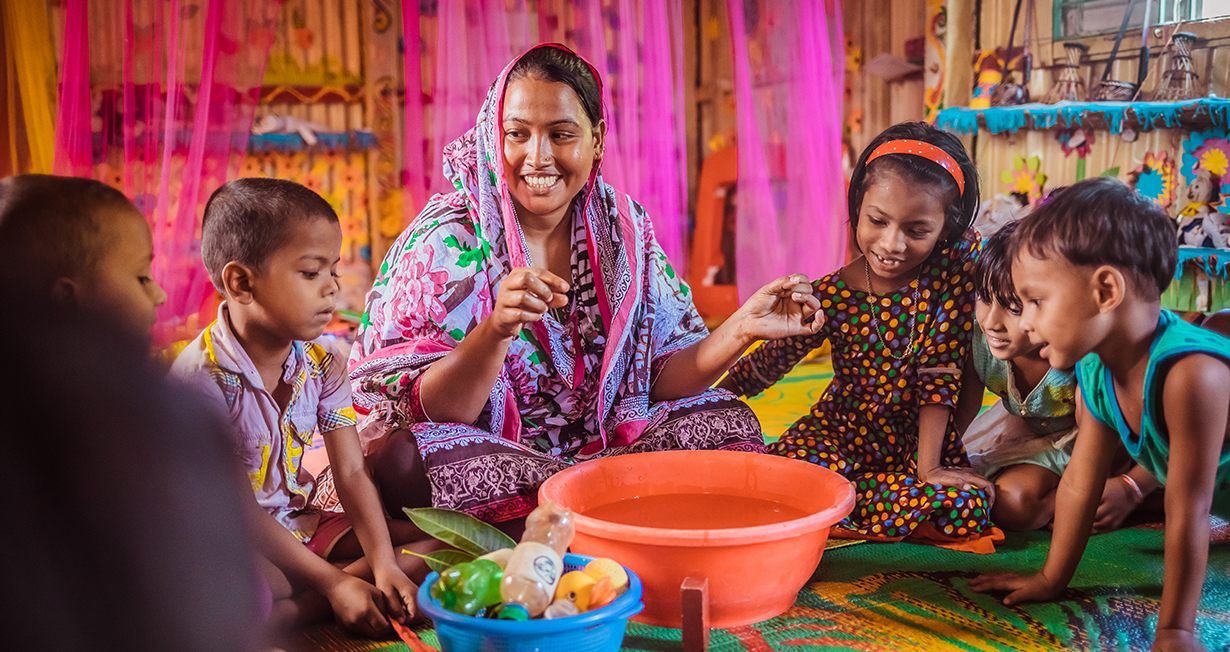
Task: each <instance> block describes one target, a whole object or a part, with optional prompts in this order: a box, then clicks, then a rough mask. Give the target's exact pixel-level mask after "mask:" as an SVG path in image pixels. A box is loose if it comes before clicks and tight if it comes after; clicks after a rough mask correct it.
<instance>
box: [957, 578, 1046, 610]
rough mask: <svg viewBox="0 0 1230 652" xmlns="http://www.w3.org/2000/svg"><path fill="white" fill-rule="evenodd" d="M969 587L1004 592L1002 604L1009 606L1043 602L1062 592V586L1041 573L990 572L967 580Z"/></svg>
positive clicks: (978, 591)
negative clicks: (1056, 584)
mask: <svg viewBox="0 0 1230 652" xmlns="http://www.w3.org/2000/svg"><path fill="white" fill-rule="evenodd" d="M969 588H971V589H973V590H974V591H975V592H976V593H991V592H993V591H1002V592H1006V593H1007V594H1008V595H1007V596H1006V597H1005V598H1004V605H1005V606H1008V607H1011V606H1013V605H1016V604H1020V603H1022V602H1045V601H1047V600H1054V599H1055V598H1057V597H1059V594H1060V593H1063V587H1062V586H1055V585H1054V584H1053V583H1051V581H1050V580H1048V579H1046V576H1045V575H1043V574H1042V573H1038V574H1037V575H1016V574H1014V573H992V574H988V575H979V576H978V577H975V578H974V579H972V580H970V581H969Z"/></svg>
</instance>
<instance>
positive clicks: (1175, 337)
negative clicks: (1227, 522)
mask: <svg viewBox="0 0 1230 652" xmlns="http://www.w3.org/2000/svg"><path fill="white" fill-rule="evenodd" d="M1193 353H1203V354H1206V355H1211V356H1213V357H1215V358H1219V359H1221V360H1222V361H1224V362H1225V363H1226V364H1228V365H1230V340H1227V339H1226V338H1224V337H1222V336H1220V335H1218V334H1217V333H1214V332H1212V331H1208V330H1205V329H1203V328H1200V327H1198V326H1193V325H1191V324H1189V323H1187V322H1185V321H1183V320H1182V319H1179V318H1178V316H1176V315H1175V314H1174V313H1172V312H1170V311H1169V310H1163V311H1162V314H1161V316H1160V317H1159V318H1158V322H1157V333H1156V334H1155V335H1154V337H1153V344H1152V345H1150V347H1149V366H1148V368H1147V369H1146V371H1145V391H1144V406H1143V409H1142V411H1141V419H1140V432H1139V433H1135V432H1132V430H1131V428H1129V427H1128V425H1127V421H1126V420H1125V419H1124V417H1123V411H1122V410H1120V409H1119V400H1118V398H1116V396H1115V388H1114V385H1113V383H1112V382H1111V378H1110V371H1109V370H1108V369H1107V368H1106V367H1105V366H1104V365H1103V364H1102V360H1101V359H1100V358H1098V356H1097V354H1094V353H1090V354H1089V355H1087V356H1085V358H1084V359H1083V360H1081V361H1080V363H1079V364H1077V365H1076V382H1077V385H1078V386H1079V387H1080V390H1081V398H1083V399H1084V401H1085V407H1086V408H1087V409H1088V410H1089V412H1090V414H1092V415H1093V416H1094V417H1095V418H1096V419H1097V420H1098V421H1101V422H1102V423H1104V424H1106V426H1107V427H1109V428H1111V429H1113V430H1114V431H1115V432H1117V433H1119V438H1120V439H1122V440H1123V445H1124V446H1125V447H1127V451H1128V453H1129V454H1130V455H1131V456H1132V459H1134V460H1136V463H1137V464H1139V465H1141V466H1142V467H1144V469H1145V470H1146V471H1148V472H1149V473H1150V474H1152V475H1153V477H1155V478H1157V479H1158V480H1159V481H1160V482H1161V483H1162V484H1163V485H1164V484H1166V470H1167V467H1168V466H1169V461H1170V438H1169V433H1167V432H1166V423H1165V421H1164V420H1163V418H1162V387H1163V385H1164V384H1165V382H1166V373H1167V372H1168V371H1169V370H1170V365H1171V364H1173V363H1174V362H1176V361H1177V360H1178V359H1180V358H1182V357H1184V356H1187V355H1190V354H1193ZM1159 367H1162V368H1163V370H1162V373H1161V374H1160V375H1159V374H1158V368H1159ZM1210 407H1220V408H1221V409H1223V410H1225V409H1230V406H1225V405H1223V406H1210ZM1210 511H1211V512H1212V513H1214V514H1217V515H1218V516H1223V517H1230V450H1227V448H1226V447H1223V450H1222V451H1221V455H1220V457H1219V459H1218V468H1217V477H1216V479H1215V480H1214V483H1213V504H1212V508H1211V510H1210Z"/></svg>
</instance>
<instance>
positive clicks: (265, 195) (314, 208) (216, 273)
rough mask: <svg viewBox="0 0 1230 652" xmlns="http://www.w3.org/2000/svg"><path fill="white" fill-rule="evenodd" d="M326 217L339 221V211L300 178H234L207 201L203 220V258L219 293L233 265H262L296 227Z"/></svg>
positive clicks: (223, 291) (255, 267)
mask: <svg viewBox="0 0 1230 652" xmlns="http://www.w3.org/2000/svg"><path fill="white" fill-rule="evenodd" d="M316 218H324V219H326V220H329V221H330V222H332V223H334V224H336V223H337V222H338V218H337V213H336V212H334V210H333V207H332V206H330V205H329V202H327V201H325V199H324V197H321V196H320V195H318V194H316V193H315V192H313V191H312V190H310V189H309V188H306V187H304V186H301V185H299V184H297V183H295V182H294V181H286V180H284V179H267V178H263V177H252V178H244V179H236V180H234V181H229V182H227V183H225V184H223V185H222V187H221V188H218V189H217V190H216V191H214V194H213V196H211V197H210V198H209V203H207V204H205V217H204V218H203V219H202V222H201V261H202V262H203V263H205V270H206V271H208V272H209V280H210V281H212V282H213V284H214V287H215V288H217V289H218V291H219V292H222V293H225V292H226V289H225V288H224V287H223V285H222V270H223V269H224V268H225V267H226V265H227V264H228V263H231V262H237V263H239V264H241V265H245V266H247V267H251V268H254V269H259V268H261V266H263V265H264V264H265V260H266V259H268V258H269V255H270V254H272V253H273V252H274V251H275V250H277V248H278V247H280V246H282V245H284V244H286V242H287V240H288V239H289V238H290V235H291V233H292V232H293V230H294V229H295V228H296V227H297V226H300V225H301V224H302V223H304V222H308V221H311V220H313V219H316Z"/></svg>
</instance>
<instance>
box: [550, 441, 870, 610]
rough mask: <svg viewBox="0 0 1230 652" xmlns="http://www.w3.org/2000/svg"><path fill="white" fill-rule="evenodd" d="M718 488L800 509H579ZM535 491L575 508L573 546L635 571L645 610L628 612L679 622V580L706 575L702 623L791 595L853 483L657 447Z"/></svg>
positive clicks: (588, 466) (784, 605) (723, 454)
mask: <svg viewBox="0 0 1230 652" xmlns="http://www.w3.org/2000/svg"><path fill="white" fill-rule="evenodd" d="M704 493H710V494H725V495H732V496H741V497H749V498H758V499H763V500H772V501H777V502H780V503H782V504H783V505H785V506H788V507H792V508H796V509H799V510H802V511H804V512H806V513H807V514H808V515H807V516H803V517H800V518H795V519H793V520H788V521H784V522H780V523H772V524H769V525H758V526H754V527H738V528H719V529H705V530H684V529H668V528H652V527H640V526H634V525H624V524H620V523H612V522H609V521H602V520H598V519H594V518H591V517H588V516H585V511H586V510H587V509H592V508H595V507H599V506H603V505H607V504H609V503H612V502H615V501H619V500H626V499H631V498H637V497H644V496H660V495H671V494H704ZM539 500H541V501H545V500H551V501H554V502H555V503H556V504H558V505H560V506H561V507H567V508H569V509H572V510H573V512H574V513H575V514H576V516H575V521H574V522H575V525H576V538H575V539H574V540H573V543H572V550H573V551H574V552H577V553H581V554H587V555H594V556H598V557H610V558H611V559H614V560H616V561H618V562H619V563H621V564H623V565H624V566H627V567H628V568H631V569H632V570H634V571H636V573H637V574H638V575H640V576H641V579H642V581H643V582H644V585H645V596H644V601H645V611H644V612H643V613H642V614H641V615H640V616H638V617H636V618H635V620H638V621H641V622H644V623H648V624H651V625H659V626H663V627H676V628H678V627H680V626H681V625H682V619H681V614H680V587H681V585H682V584H683V581H684V580H685V579H686V578H689V577H694V578H698V579H701V578H704V579H708V580H709V613H710V619H711V622H710V625H711V626H712V627H720V628H725V627H736V626H740V625H747V624H750V623H754V622H759V621H761V620H765V619H767V618H772V617H773V616H776V615H778V614H780V613H782V612H784V611H786V610H787V609H789V608H790V606H791V605H793V604H794V600H795V596H796V594H797V593H798V591H799V589H801V588H802V587H803V585H804V584H806V583H807V580H808V579H809V578H810V577H811V576H812V574H813V573H814V572H815V570H816V566H817V564H819V562H820V557H821V555H822V554H823V553H824V543H825V541H827V540H828V535H829V526H831V525H832V524H834V523H836V522H837V521H840V520H841V519H843V518H845V517H846V516H847V515H848V514H849V513H850V511H851V510H852V509H854V487H853V485H851V484H850V482H849V481H847V480H846V479H845V478H843V477H841V476H840V475H838V474H836V473H834V472H832V471H829V470H828V469H825V468H823V467H820V466H817V465H815V464H809V463H807V462H801V461H798V460H792V459H788V458H785V457H777V456H774V455H760V454H756V453H740V452H733V451H667V452H659V453H637V454H634V455H619V456H615V457H609V458H604V459H599V460H592V461H589V462H585V463H583V464H578V465H577V466H574V467H572V468H570V469H567V470H564V471H562V472H560V473H558V474H556V475H555V476H554V477H552V478H551V479H549V480H547V482H545V483H544V484H543V485H542V488H541V489H540V490H539Z"/></svg>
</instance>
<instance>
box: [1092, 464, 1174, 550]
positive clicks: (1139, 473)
mask: <svg viewBox="0 0 1230 652" xmlns="http://www.w3.org/2000/svg"><path fill="white" fill-rule="evenodd" d="M1124 475H1125V476H1127V477H1129V478H1131V479H1132V483H1134V484H1129V483H1128V481H1127V480H1125V479H1124V477H1123V476H1124ZM1160 486H1162V483H1160V482H1158V481H1157V479H1156V478H1154V477H1153V476H1152V475H1149V472H1148V471H1146V470H1145V469H1144V468H1143V467H1141V466H1140V465H1139V464H1137V465H1135V466H1133V467H1132V468H1131V469H1129V470H1128V472H1127V473H1124V474H1123V475H1117V476H1115V477H1113V478H1107V479H1106V486H1105V488H1103V489H1102V502H1101V503H1099V504H1098V512H1097V514H1095V515H1094V517H1093V533H1094V534H1101V533H1103V532H1110V531H1112V530H1117V529H1119V526H1121V525H1123V521H1124V519H1126V518H1127V517H1128V516H1130V515H1131V514H1132V512H1134V511H1136V508H1137V507H1140V504H1141V503H1142V502H1144V499H1145V496H1148V495H1149V494H1151V493H1153V490H1155V489H1157V488H1158V487H1160ZM1137 489H1139V490H1140V493H1139V494H1137Z"/></svg>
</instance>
